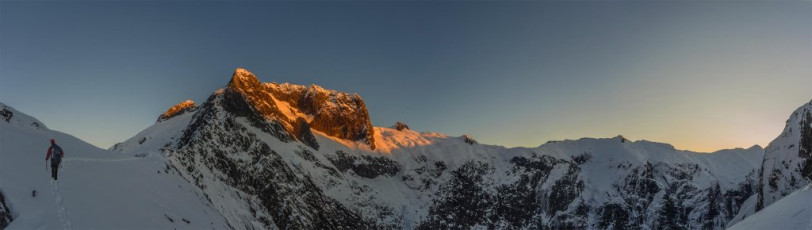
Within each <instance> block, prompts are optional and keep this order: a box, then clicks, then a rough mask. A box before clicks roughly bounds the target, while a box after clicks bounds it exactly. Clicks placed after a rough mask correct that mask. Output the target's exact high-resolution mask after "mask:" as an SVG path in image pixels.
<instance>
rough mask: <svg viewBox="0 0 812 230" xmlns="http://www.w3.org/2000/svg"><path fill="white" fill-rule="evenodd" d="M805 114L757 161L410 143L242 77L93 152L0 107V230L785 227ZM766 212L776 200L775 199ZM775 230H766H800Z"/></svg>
mask: <svg viewBox="0 0 812 230" xmlns="http://www.w3.org/2000/svg"><path fill="white" fill-rule="evenodd" d="M224 82H225V81H224ZM810 103H811V104H806V105H804V106H803V107H801V108H799V109H798V111H796V112H795V113H794V114H793V115H792V116H791V117H790V119H789V121H788V122H787V128H786V129H785V131H784V133H782V135H781V136H779V137H778V138H777V139H776V140H775V141H773V142H772V143H771V144H770V145H769V146H768V148H767V150H766V156H765V150H764V149H762V148H761V147H759V146H753V147H750V148H747V149H741V148H739V149H729V150H721V151H717V152H714V153H696V152H690V151H684V150H677V149H675V148H674V147H673V146H671V145H668V144H663V143H655V142H649V141H644V140H638V141H631V140H627V139H625V138H624V137H622V136H617V137H613V138H582V139H578V140H564V141H550V142H548V143H546V144H543V145H541V146H538V147H535V148H505V147H502V146H495V145H487V144H482V143H479V142H477V141H476V140H475V139H474V137H472V136H470V135H463V136H459V137H454V136H447V135H443V134H439V133H431V132H425V133H419V132H415V131H413V130H410V129H409V128H408V125H406V124H405V123H402V122H398V123H396V124H395V125H394V126H391V127H389V128H387V127H373V126H372V125H371V122H370V119H369V114H368V112H367V110H366V107H365V105H364V102H363V100H362V99H361V97H360V96H359V95H357V94H350V93H343V92H338V91H333V90H327V89H324V88H322V87H320V86H316V85H311V86H302V85H293V84H287V83H283V84H277V83H261V82H259V80H258V79H257V78H256V77H255V76H254V75H253V74H252V73H250V72H249V71H247V70H244V69H237V70H236V71H235V72H234V74H233V75H232V78H231V80H230V81H229V82H228V84H227V85H226V86H225V87H224V88H223V89H220V90H217V91H215V92H214V93H213V94H212V95H211V96H210V97H209V98H208V99H207V100H206V101H205V102H203V103H202V104H199V105H196V104H195V103H194V102H192V101H184V102H181V103H179V104H178V105H175V106H173V107H171V108H169V109H168V110H167V111H166V112H165V113H163V114H161V115H160V116H159V118H158V120H157V121H156V123H155V124H153V125H152V126H150V127H148V128H147V129H145V130H143V131H142V132H140V133H138V134H136V135H135V136H133V137H132V138H130V139H128V140H126V141H124V142H121V143H118V144H116V145H114V146H113V147H111V148H110V150H101V149H98V148H95V147H93V146H91V145H89V144H87V143H85V142H83V141H81V140H79V139H76V138H74V137H71V136H70V135H67V134H63V133H59V132H55V131H51V130H48V128H47V127H45V125H43V124H42V123H41V122H39V121H37V120H36V119H34V118H31V117H29V116H26V115H25V114H22V113H20V112H19V111H16V110H14V109H13V108H11V107H7V106H5V105H2V104H0V105H1V106H2V108H3V110H1V111H0V129H1V131H0V137H1V139H0V166H2V167H0V226H5V225H7V224H9V222H10V225H8V228H9V229H53V228H71V227H75V228H95V229H109V228H120V227H122V226H126V227H127V228H139V229H162V228H181V229H182V228H190V229H203V228H215V229H223V228H233V229H278V228H281V229H289V228H293V229H342V228H343V229H348V228H350V229H373V228H374V229H470V228H488V229H492V228H493V229H547V228H554V229H560V228H567V229H569V228H590V229H628V228H631V229H639V228H642V229H698V228H702V229H722V228H725V227H726V226H731V225H734V224H736V223H738V225H735V227H736V228H747V227H752V226H757V225H753V224H752V223H754V222H761V221H762V220H763V219H774V218H779V217H783V218H787V220H788V221H787V222H786V223H790V222H792V220H802V219H803V218H802V217H797V216H798V215H806V214H805V213H808V212H809V208H805V207H804V203H801V202H808V200H809V196H808V195H809V193H808V192H806V191H807V190H800V191H799V189H800V188H802V187H803V186H805V185H807V184H808V180H807V181H804V180H803V179H804V177H805V175H806V177H808V172H807V171H808V170H807V169H809V168H810V167H812V166H809V164H810V161H808V160H807V159H808V158H809V149H810V147H809V145H812V139H810V138H812V135H809V133H810V132H812V131H810V130H812V127H810V120H812V119H810V118H809V117H810V115H809V114H810V112H809V111H810V107H812V106H810V105H812V102H810ZM50 138H55V139H56V140H57V143H58V144H60V145H62V147H63V148H64V149H65V151H66V154H67V156H66V159H65V161H64V167H63V172H62V173H61V176H60V181H58V182H53V183H50V184H49V181H50V178H49V177H48V174H47V170H46V172H43V173H42V175H39V174H38V173H37V172H36V171H37V170H45V169H36V168H37V167H43V168H44V167H45V166H41V165H40V164H44V163H43V162H39V161H40V160H41V159H43V158H44V156H43V155H44V152H45V150H46V149H47V147H48V139H50ZM805 170H806V171H805ZM793 181H794V182H793ZM33 191H37V192H38V194H37V195H36V196H33V194H32V192H33ZM759 191H761V192H762V193H759ZM784 196H787V198H786V199H789V200H790V201H786V202H785V201H784V200H779V199H781V197H784ZM773 203H775V204H774V205H770V204H773ZM762 207H763V208H762ZM807 207H810V206H807ZM761 209H763V210H761ZM756 210H761V211H759V212H756ZM788 211H791V212H792V213H797V215H789V214H785V213H783V212H788ZM793 223H797V224H796V225H770V226H790V227H795V226H802V225H803V224H804V222H797V221H796V222H793ZM806 223H808V222H806ZM765 226H766V225H765Z"/></svg>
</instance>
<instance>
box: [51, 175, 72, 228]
mask: <svg viewBox="0 0 812 230" xmlns="http://www.w3.org/2000/svg"><path fill="white" fill-rule="evenodd" d="M51 190H52V191H53V193H54V203H55V204H56V207H57V214H58V215H59V222H62V228H63V229H65V230H70V228H71V222H70V219H69V218H68V210H67V209H65V206H64V205H63V204H62V193H60V192H59V184H58V182H57V181H55V180H51Z"/></svg>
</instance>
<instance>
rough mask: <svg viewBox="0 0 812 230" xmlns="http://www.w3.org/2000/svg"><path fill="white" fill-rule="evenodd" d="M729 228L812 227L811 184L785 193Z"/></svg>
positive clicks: (731, 229)
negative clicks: (782, 196)
mask: <svg viewBox="0 0 812 230" xmlns="http://www.w3.org/2000/svg"><path fill="white" fill-rule="evenodd" d="M729 229H730V230H745V229H753V230H761V229H812V185H807V186H806V187H805V188H803V189H801V190H798V191H795V192H793V193H791V194H789V195H787V196H786V197H784V198H782V199H780V200H778V201H776V202H775V203H773V204H772V205H770V206H767V208H765V209H764V210H761V211H759V212H757V213H755V214H754V215H752V216H750V217H748V218H746V219H744V220H743V221H741V222H739V223H737V224H736V225H733V227H731V228H729Z"/></svg>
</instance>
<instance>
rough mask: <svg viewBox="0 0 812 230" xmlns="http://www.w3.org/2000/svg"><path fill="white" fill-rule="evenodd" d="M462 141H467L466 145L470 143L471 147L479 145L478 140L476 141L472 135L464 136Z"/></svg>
mask: <svg viewBox="0 0 812 230" xmlns="http://www.w3.org/2000/svg"><path fill="white" fill-rule="evenodd" d="M462 139H463V141H465V143H468V144H469V145H475V144H477V142H476V140H474V137H472V136H471V135H468V134H465V135H462Z"/></svg>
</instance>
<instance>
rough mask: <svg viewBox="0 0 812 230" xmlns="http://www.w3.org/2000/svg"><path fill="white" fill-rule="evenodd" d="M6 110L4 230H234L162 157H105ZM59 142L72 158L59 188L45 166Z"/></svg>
mask: <svg viewBox="0 0 812 230" xmlns="http://www.w3.org/2000/svg"><path fill="white" fill-rule="evenodd" d="M0 108H2V111H3V112H2V113H1V114H0V115H2V116H3V118H9V119H8V120H6V119H1V120H0V130H2V131H0V194H1V196H3V199H0V200H2V201H3V202H0V203H2V205H0V228H3V229H118V228H134V229H208V228H215V229H226V228H229V227H228V225H227V223H225V221H224V219H223V218H222V217H221V216H220V214H218V213H217V211H216V210H215V209H214V208H212V207H211V206H210V205H209V204H207V203H206V202H205V200H204V198H203V197H202V196H201V195H200V194H199V193H197V192H196V190H195V187H193V186H191V185H190V184H189V183H188V182H186V181H185V180H184V179H183V178H182V177H180V176H179V175H178V173H177V171H176V170H175V169H172V168H171V167H170V166H169V165H167V164H166V162H165V159H164V158H163V155H161V154H152V153H149V154H144V155H128V154H120V153H114V152H109V151H105V150H102V149H99V148H97V147H95V146H93V145H91V144H89V143H86V142H84V141H82V140H80V139H78V138H75V137H73V136H70V135H68V134H65V133H61V132H58V131H52V130H48V129H47V128H45V125H43V124H42V123H40V122H39V121H37V120H36V119H35V118H33V117H30V116H28V115H26V114H24V113H22V112H19V111H17V110H14V109H13V108H11V107H9V106H6V105H5V104H2V103H0ZM172 120H176V119H171V120H169V121H168V122H166V123H161V124H162V125H166V124H168V123H172V122H173V121H172ZM32 123H37V124H39V125H31V124H32ZM52 138H53V139H55V140H56V143H57V144H58V145H60V146H61V147H62V149H63V150H64V152H65V158H63V161H62V165H61V168H60V169H59V180H57V181H54V180H52V178H50V170H49V169H48V167H47V164H48V162H46V161H43V159H44V157H45V151H46V150H47V149H48V145H49V140H50V139H52ZM6 225H7V226H6Z"/></svg>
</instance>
